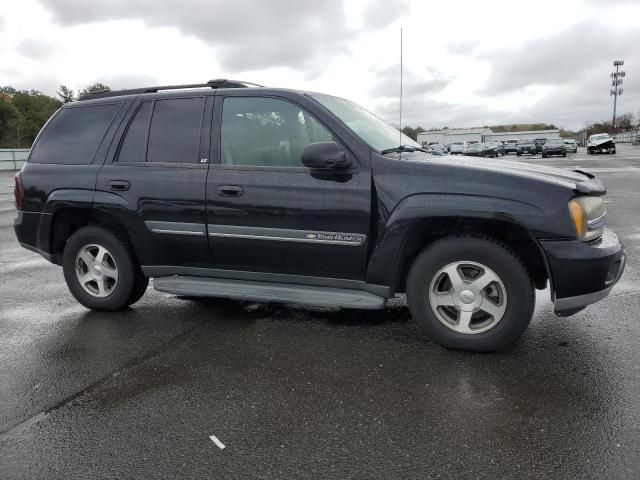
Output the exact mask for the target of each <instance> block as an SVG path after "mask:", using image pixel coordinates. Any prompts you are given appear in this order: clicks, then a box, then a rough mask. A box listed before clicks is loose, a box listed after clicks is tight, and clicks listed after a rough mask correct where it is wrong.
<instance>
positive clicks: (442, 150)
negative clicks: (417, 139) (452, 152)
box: [427, 143, 449, 155]
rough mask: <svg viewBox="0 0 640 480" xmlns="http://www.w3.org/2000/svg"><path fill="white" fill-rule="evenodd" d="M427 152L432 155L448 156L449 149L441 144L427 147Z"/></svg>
mask: <svg viewBox="0 0 640 480" xmlns="http://www.w3.org/2000/svg"><path fill="white" fill-rule="evenodd" d="M427 152H429V153H430V154H432V155H448V154H449V151H448V150H447V147H445V146H444V145H443V144H441V143H432V144H431V145H429V146H428V147H427Z"/></svg>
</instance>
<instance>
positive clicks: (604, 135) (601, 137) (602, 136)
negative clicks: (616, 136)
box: [591, 133, 609, 140]
mask: <svg viewBox="0 0 640 480" xmlns="http://www.w3.org/2000/svg"><path fill="white" fill-rule="evenodd" d="M605 138H609V134H608V133H600V134H598V135H591V140H604V139H605Z"/></svg>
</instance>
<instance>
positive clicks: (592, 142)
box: [587, 137, 613, 147]
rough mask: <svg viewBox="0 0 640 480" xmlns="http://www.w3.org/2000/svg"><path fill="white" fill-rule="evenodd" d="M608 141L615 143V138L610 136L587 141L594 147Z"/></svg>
mask: <svg viewBox="0 0 640 480" xmlns="http://www.w3.org/2000/svg"><path fill="white" fill-rule="evenodd" d="M607 143H613V138H611V137H609V138H601V139H599V140H589V141H588V142H587V145H591V146H594V147H599V146H601V145H605V144H607Z"/></svg>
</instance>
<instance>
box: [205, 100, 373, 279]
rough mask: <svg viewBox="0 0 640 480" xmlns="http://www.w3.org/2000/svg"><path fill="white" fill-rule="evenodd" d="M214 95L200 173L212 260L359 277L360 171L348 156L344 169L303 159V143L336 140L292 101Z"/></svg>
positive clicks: (363, 205)
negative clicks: (209, 153)
mask: <svg viewBox="0 0 640 480" xmlns="http://www.w3.org/2000/svg"><path fill="white" fill-rule="evenodd" d="M220 100H221V98H218V100H216V109H215V110H216V112H215V115H214V118H215V119H217V120H216V121H214V129H213V131H214V133H215V138H219V139H220V141H219V142H213V143H214V149H213V151H214V152H215V154H214V157H215V158H216V162H215V163H212V164H211V166H210V169H209V178H208V182H207V230H208V238H209V245H210V248H211V254H212V258H213V264H214V265H215V267H216V268H217V269H221V270H233V271H243V272H263V273H265V274H288V275H301V276H306V277H309V276H310V277H325V278H327V277H329V278H340V279H353V280H364V277H365V268H366V258H367V242H368V238H367V236H368V233H369V217H370V209H371V205H370V203H371V200H370V195H371V178H370V175H369V173H368V172H367V171H366V170H365V169H364V168H362V167H360V166H358V164H357V162H356V161H355V158H354V157H353V156H352V160H353V162H354V163H353V164H354V167H353V168H351V169H349V170H348V171H345V172H340V171H330V172H322V171H313V170H310V169H308V168H306V167H304V165H303V164H302V162H301V155H302V151H303V149H304V148H305V146H306V145H308V144H309V143H314V142H320V141H329V140H336V141H337V139H336V138H335V136H334V135H333V134H332V133H331V131H330V130H329V129H328V128H327V127H326V126H324V125H323V124H322V123H320V121H319V120H317V119H316V118H315V117H314V116H313V115H311V114H310V113H309V112H308V111H307V110H305V109H304V108H302V107H300V106H299V105H297V104H296V103H293V102H291V101H289V100H285V99H283V98H276V97H257V96H241V94H237V95H233V96H226V97H224V100H223V102H222V103H221V102H220ZM218 132H219V133H218ZM218 135H219V136H218ZM343 146H344V145H343ZM345 150H347V149H346V147H345ZM347 152H348V150H347ZM348 155H351V153H348ZM248 276H249V278H251V274H249V275H248ZM261 278H264V275H263V277H261ZM267 278H268V277H267ZM283 278H286V277H283Z"/></svg>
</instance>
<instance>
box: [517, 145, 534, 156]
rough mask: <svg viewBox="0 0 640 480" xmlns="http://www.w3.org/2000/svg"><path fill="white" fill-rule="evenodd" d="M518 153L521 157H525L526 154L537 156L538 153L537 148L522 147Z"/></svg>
mask: <svg viewBox="0 0 640 480" xmlns="http://www.w3.org/2000/svg"><path fill="white" fill-rule="evenodd" d="M517 151H518V153H519V154H520V155H524V154H525V153H530V154H532V155H535V154H536V153H537V152H536V147H520V148H518V150H517Z"/></svg>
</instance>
